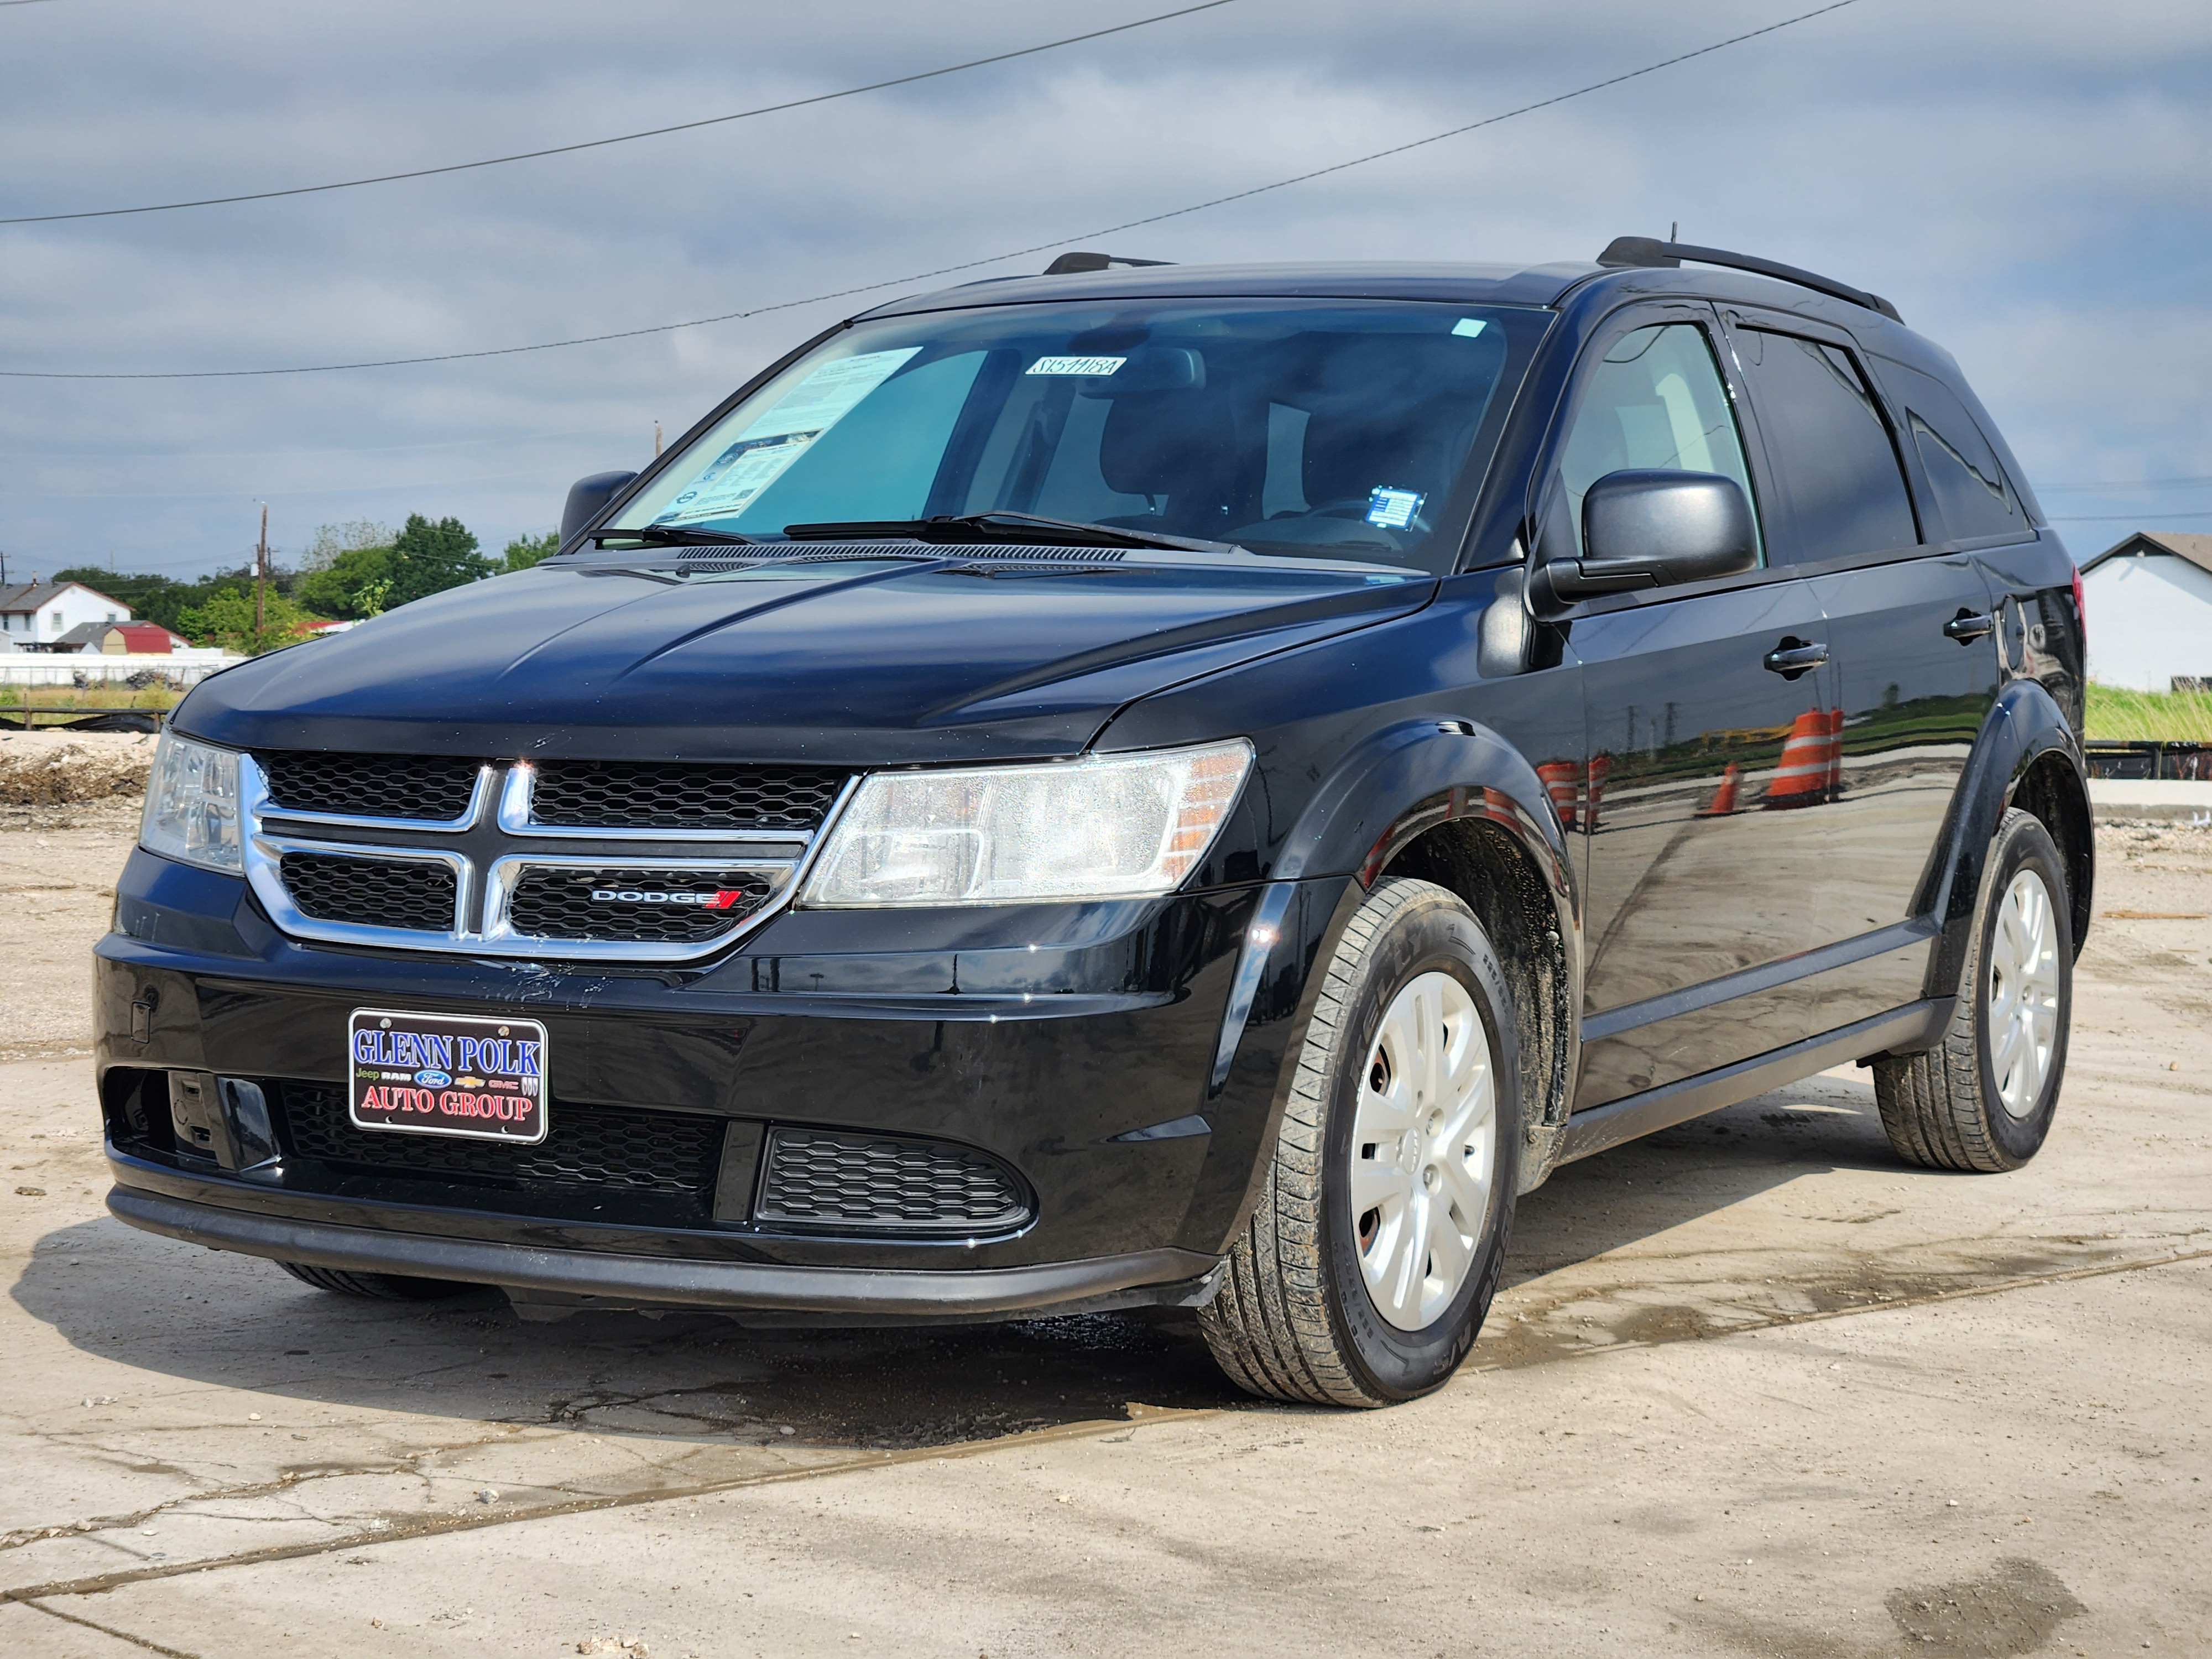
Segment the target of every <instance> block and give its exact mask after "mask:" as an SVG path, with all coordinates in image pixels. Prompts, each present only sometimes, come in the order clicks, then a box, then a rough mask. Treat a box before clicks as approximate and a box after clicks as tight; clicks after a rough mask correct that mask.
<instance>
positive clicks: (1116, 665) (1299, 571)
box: [175, 550, 1436, 766]
mask: <svg viewBox="0 0 2212 1659" xmlns="http://www.w3.org/2000/svg"><path fill="white" fill-rule="evenodd" d="M1056 556H1057V557H1059V558H1061V559H1066V558H1067V557H1068V555H1067V553H1066V550H1060V551H1059V552H1058V553H1057V554H1056ZM1435 589H1436V582H1435V580H1434V579H1433V578H1431V577H1428V576H1425V575H1423V574H1419V573H1418V572H1416V573H1410V574H1408V575H1407V576H1405V577H1403V578H1401V577H1399V576H1396V575H1377V574H1362V573H1360V572H1359V571H1358V570H1348V571H1347V570H1343V569H1331V568H1301V567H1299V566H1298V565H1297V564H1296V563H1294V562H1290V561H1280V562H1275V561H1270V562H1266V563H1264V564H1263V563H1261V562H1259V561H1252V562H1250V563H1249V564H1245V563H1242V562H1239V563H1236V564H1230V563H1226V562H1225V563H1222V564H1204V563H1198V564H1189V563H1164V564H1153V563H1150V562H1145V561H1144V560H1143V559H1141V558H1138V557H1133V556H1126V555H1121V554H1118V553H1115V554H1106V555H1102V556H1100V562H1097V564H1089V563H1085V564H1079V565H1066V566H1062V567H1060V568H1054V566H1052V565H1049V564H1030V563H1024V562H1008V561H1004V560H999V561H993V560H988V559H983V558H968V557H965V556H955V557H952V558H949V559H945V560H934V559H932V560H922V559H914V558H906V559H869V560H866V561H865V562H823V563H817V564H790V565H779V566H774V567H771V568H764V569H761V568H757V569H749V570H739V571H723V572H719V573H714V574H707V575H684V576H681V577H679V576H678V575H676V574H673V573H672V572H671V571H668V570H662V571H659V572H657V573H656V572H655V571H653V570H651V569H645V568H639V569H614V568H588V567H580V566H572V565H561V566H540V567H539V568H537V569H534V570H529V571H523V572H519V573H516V574H512V575H507V576H501V577H496V578H494V579H493V580H489V581H483V582H477V583H472V584H471V585H469V586H465V587H460V588H456V589H453V590H451V591H449V592H444V593H440V594H435V595H433V596H432V597H431V598H429V599H422V600H418V601H416V603H415V604H413V605H406V606H404V607H402V608H401V609H399V610H398V611H392V612H390V613H389V614H387V615H385V616H382V617H377V618H375V619H374V620H373V621H370V622H368V623H363V624H362V625H361V626H360V627H358V628H356V629H351V630H349V631H348V632H346V633H343V634H339V635H331V636H328V637H325V638H322V639H318V640H314V641H309V642H307V643H306V644H302V645H298V646H294V647H290V648H289V649H286V650H283V651H279V652H275V653H270V655H268V656H264V657H259V658H256V659H253V660H252V661H251V662H248V663H244V664H241V665H239V666H238V667H236V668H232V669H228V670H226V671H223V672H222V673H220V674H217V675H215V676H212V677H210V678H209V679H207V680H205V681H204V682H203V683H202V684H200V685H199V686H198V687H197V689H196V690H194V691H193V692H192V693H191V696H189V697H187V698H186V699H185V702H183V703H182V704H181V705H180V706H179V708H178V710H177V713H176V715H175V724H176V726H177V727H178V729H179V730H180V731H182V732H188V733H191V734H192V735H194V736H197V737H201V738H207V739H209V740H210V741H212V742H216V743H221V744H229V745H232V746H234V747H237V748H246V749H270V748H307V749H354V750H368V751H382V752H386V753H416V754H454V755H470V756H484V757H502V756H516V757H531V756H544V757H554V756H566V757H577V758H593V759H616V758H636V759H659V760H717V759H720V760H754V761H775V760H788V761H799V760H804V761H807V762H811V763H823V764H829V765H847V764H849V765H856V766H857V765H872V766H882V765H896V764H901V763H918V762H929V761H951V760H969V759H1011V758H1022V757H1053V756H1058V755H1068V754H1075V753H1079V752H1080V751H1081V750H1083V749H1084V748H1085V745H1087V744H1089V743H1090V742H1091V739H1092V738H1094V737H1095V736H1096V735H1097V732H1098V731H1099V729H1100V728H1101V727H1102V726H1103V725H1104V724H1105V722H1106V720H1108V719H1109V717H1110V716H1111V715H1112V714H1113V713H1114V711H1115V709H1117V708H1121V707H1123V706H1124V705H1126V704H1127V703H1128V702H1132V701H1133V700H1135V699H1137V698H1139V697H1142V696H1146V695H1147V694H1148V693H1151V692H1153V691H1156V690H1160V689H1162V688H1164V687H1165V686H1168V685H1171V684H1176V683H1177V682H1178V681H1181V680H1184V679H1188V678H1191V677H1193V676H1194V675H1198V674H1204V673H1212V672H1216V671H1219V670H1221V669H1223V668H1225V667H1229V666H1232V665H1235V664H1237V663H1238V662H1241V661H1243V660H1246V659H1249V658H1252V657H1255V656H1258V655H1261V654H1264V653H1268V652H1273V651H1278V650H1282V649H1285V648H1287V647H1290V646H1292V645H1296V644H1300V643H1303V642H1304V641H1309V640H1312V639H1317V638H1321V637H1323V636H1325V635H1332V634H1338V633H1342V632H1345V631H1346V630H1348V629H1355V628H1360V627H1365V626H1369V625H1371V624H1373V623H1378V622H1382V621H1384V620H1386V619H1388V618H1389V617H1395V616H1402V615H1404V614H1406V613H1407V612H1409V611H1415V610H1418V609H1419V608H1420V607H1421V606H1422V605H1425V604H1426V603H1427V602H1428V600H1429V599H1430V597H1431V595H1432V594H1433V593H1434V592H1435Z"/></svg>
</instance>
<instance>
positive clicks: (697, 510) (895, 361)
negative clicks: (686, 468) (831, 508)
mask: <svg viewBox="0 0 2212 1659" xmlns="http://www.w3.org/2000/svg"><path fill="white" fill-rule="evenodd" d="M920 350H921V347H920V346H906V347H902V348H901V349H898V350H896V351H864V352H862V353H861V354H860V356H856V357H840V358H838V359H837V360H836V362H829V363H824V364H823V365H822V367H821V368H817V369H816V370H815V371H814V372H813V373H812V374H809V375H808V376H807V377H806V378H805V380H801V381H800V382H799V384H798V385H797V386H793V387H792V389H791V390H790V391H788V392H785V393H784V394H783V396H782V397H781V398H777V399H776V401H775V407H774V408H772V409H770V410H769V411H768V412H767V413H766V414H764V415H763V416H761V417H760V418H759V419H758V420H757V421H755V422H753V423H752V424H751V425H750V426H749V427H747V428H745V429H744V431H743V432H741V433H739V434H738V438H737V441H735V442H734V443H732V444H731V445H730V446H729V447H727V448H726V449H724V450H722V451H721V452H720V453H718V454H717V455H716V456H715V457H714V459H713V460H712V461H710V462H708V464H707V466H706V468H705V470H704V471H702V472H701V473H700V474H699V476H698V477H696V478H694V479H692V480H691V482H690V483H688V484H686V485H685V486H684V488H683V489H681V490H679V491H678V492H677V495H676V497H675V499H674V500H673V501H670V502H669V503H668V506H667V507H666V508H665V510H664V511H663V512H662V513H660V515H659V517H658V518H656V519H654V520H653V523H655V524H697V523H699V522H701V521H702V520H708V519H734V518H736V517H738V515H739V514H740V513H744V510H745V509H746V508H747V507H750V506H751V505H752V504H753V503H754V502H755V501H757V500H758V499H759V498H760V495H761V492H762V491H763V490H764V489H767V488H768V487H769V485H770V484H772V483H775V481H776V480H777V479H778V478H780V477H782V476H783V475H784V473H785V472H786V471H788V470H789V468H790V466H791V464H792V463H793V462H794V461H796V460H797V459H799V457H800V456H801V455H804V454H805V453H806V451H807V449H808V448H809V447H811V445H812V444H813V443H814V441H815V440H817V438H819V437H820V436H821V435H823V433H825V432H827V431H828V430H829V428H831V427H833V426H835V425H836V424H837V422H840V421H842V420H843V419H844V418H845V416H848V415H849V414H851V413H852V412H853V410H855V409H857V408H858V407H859V406H860V401H861V399H862V398H866V396H867V395H868V394H869V393H870V392H873V391H874V390H875V389H876V388H877V387H878V386H881V385H882V384H883V383H884V381H885V380H889V379H890V377H891V376H892V375H894V374H897V373H898V371H899V370H900V369H901V368H903V367H904V366H905V364H906V362H907V361H908V359H909V358H911V357H913V356H915V354H916V353H917V352H919V351H920Z"/></svg>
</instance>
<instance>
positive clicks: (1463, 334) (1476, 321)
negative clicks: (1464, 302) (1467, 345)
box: [1452, 317, 1485, 340]
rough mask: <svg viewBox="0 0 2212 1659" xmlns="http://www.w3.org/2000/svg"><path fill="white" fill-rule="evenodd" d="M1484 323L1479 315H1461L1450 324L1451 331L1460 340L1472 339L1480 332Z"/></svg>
mask: <svg viewBox="0 0 2212 1659" xmlns="http://www.w3.org/2000/svg"><path fill="white" fill-rule="evenodd" d="M1484 327H1485V324H1484V323H1483V320H1482V319H1481V318H1480V317H1462V318H1461V319H1459V320H1458V321H1457V322H1455V323H1454V324H1453V325H1452V332H1453V333H1454V334H1456V335H1457V336H1459V337H1460V338H1461V339H1462V340H1472V339H1473V338H1474V337H1475V336H1476V335H1478V334H1480V333H1481V332H1482V331H1483V328H1484Z"/></svg>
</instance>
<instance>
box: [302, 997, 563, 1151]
mask: <svg viewBox="0 0 2212 1659" xmlns="http://www.w3.org/2000/svg"><path fill="white" fill-rule="evenodd" d="M549 1054H550V1049H549V1048H548V1046H547V1043H546V1039H545V1027H544V1024H541V1023H540V1022H538V1021H537V1020H534V1019H518V1018H514V1017H513V1016H511V1015H504V1014H502V1015H484V1014H442V1013H426V1012H421V1011H419V1010H414V1009H396V1008H356V1009H355V1010H354V1011H353V1013H352V1016H351V1018H349V1019H348V1020H347V1022H346V1073H347V1080H346V1115H347V1117H348V1118H349V1120H350V1121H351V1122H352V1123H353V1126H354V1127H356V1128H357V1129H366V1130H368V1131H370V1132H371V1133H389V1134H417V1135H447V1136H451V1137H453V1138H454V1139H462V1140H489V1141H495V1142H497V1143H499V1144H501V1145H503V1146H539V1145H541V1144H543V1142H544V1139H545V1137H546V1135H547V1133H549V1132H550V1130H551V1127H552V1125H551V1122H550V1119H549V1115H548V1113H547V1110H546V1099H545V1093H546V1091H545V1079H546V1076H547V1073H548V1071H549V1066H548V1064H547V1060H548V1058H549Z"/></svg>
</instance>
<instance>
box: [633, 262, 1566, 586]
mask: <svg viewBox="0 0 2212 1659" xmlns="http://www.w3.org/2000/svg"><path fill="white" fill-rule="evenodd" d="M1549 320H1550V316H1549V313H1545V312H1541V311H1534V310H1528V309H1523V308H1518V307H1512V308H1508V307H1468V306H1461V305H1443V304H1431V303H1427V302H1419V303H1414V302H1392V303H1376V302H1370V301H1348V302H1336V303H1332V302H1328V301H1297V302H1294V303H1291V304H1285V302H1284V301H1222V300H1212V301H1203V302H1196V303H1194V302H1190V301H1181V302H1175V303H1170V302H1165V301H1109V302H1092V303H1090V304H1085V305H1081V306H1000V307H988V308H982V309H977V310H969V311H953V312H934V313H927V314H924V315H921V316H915V317H901V318H886V319H880V320H877V321H872V322H869V321H864V322H861V323H858V324H855V325H854V326H853V327H851V328H849V329H847V330H846V331H843V332H842V333H840V334H838V335H837V336H836V337H834V338H833V339H831V340H829V341H827V342H825V343H823V345H822V346H821V347H820V348H818V349H816V350H815V351H812V352H810V353H809V354H807V356H805V357H804V358H802V359H800V360H799V362H796V363H793V365H792V366H791V367H790V368H787V369H785V370H784V371H783V373H781V374H778V375H777V376H776V377H775V379H774V380H770V381H769V383H768V384H767V385H765V386H762V387H761V388H760V389H759V390H758V391H757V392H754V393H753V395H752V396H750V397H749V398H745V399H744V401H743V402H742V403H740V404H738V405H737V406H736V407H735V408H734V409H732V410H730V411H729V413H728V414H726V416H723V417H722V418H721V419H720V420H719V421H717V422H715V423H714V426H713V427H712V428H709V429H708V431H707V432H705V433H704V434H703V435H701V436H700V437H699V438H697V439H696V440H695V441H692V442H691V443H690V444H688V445H686V446H685V447H684V448H683V449H682V450H680V451H678V452H677V453H675V454H673V455H672V456H671V458H670V459H669V460H668V461H667V462H666V463H665V465H662V466H661V467H659V469H658V470H657V471H656V472H655V473H654V474H653V477H652V478H651V479H650V480H649V481H648V483H647V485H646V487H645V489H643V490H642V491H641V492H640V494H639V495H637V496H636V498H635V500H633V501H630V502H629V505H628V506H627V507H625V508H624V509H623V512H622V513H620V514H619V515H617V518H616V519H614V520H612V521H611V523H610V524H609V526H607V530H606V531H605V532H601V533H602V534H609V533H614V534H617V535H618V532H620V531H622V530H624V529H631V530H643V529H645V528H647V527H648V526H660V527H661V529H662V531H663V532H672V531H677V530H684V529H693V530H700V531H716V532H734V533H736V534H740V535H744V536H747V537H754V538H759V537H769V538H774V537H777V536H781V535H782V534H783V533H784V532H785V531H786V530H787V528H788V527H790V526H809V525H821V524H849V523H853V522H854V521H866V522H867V523H870V524H872V525H875V526H878V527H881V526H884V525H885V524H886V523H887V522H890V523H895V522H897V521H908V520H922V519H928V518H939V517H959V516H964V515H970V514H977V513H1030V514H1035V515H1038V516H1040V517H1043V518H1048V519H1057V520H1067V521H1070V522H1072V523H1075V524H1080V525H1095V526H1103V527H1104V528H1106V529H1109V530H1120V531H1125V532H1141V533H1145V534H1150V535H1166V536H1176V537H1184V538H1195V539H1199V540H1203V541H1212V542H1227V543H1232V544H1236V545H1238V546H1241V547H1245V548H1249V549H1250V550H1252V551H1254V552H1255V553H1262V554H1275V555H1283V554H1289V555H1293V556H1308V557H1317V558H1329V559H1357V560H1360V561H1364V562H1384V563H1391V564H1403V565H1413V566H1418V567H1420V568H1425V569H1429V570H1434V571H1443V570H1446V569H1449V568H1450V565H1451V562H1452V561H1453V559H1454V558H1455V556H1456V555H1457V553H1458V551H1459V544H1460V541H1461V538H1462V535H1463V533H1464V532H1465V530H1466V526H1467V520H1468V515H1469V513H1471V512H1472V511H1473V508H1474V495H1475V492H1476V490H1477V489H1478V488H1479V486H1480V483H1481V473H1482V469H1483V467H1484V466H1485V465H1487V463H1488V460H1489V456H1490V451H1491V449H1492V447H1494V445H1495V443H1496V439H1497V429H1498V426H1499V425H1500V424H1501V423H1502V422H1503V420H1504V413H1505V410H1506V409H1507V407H1508V406H1509V405H1510V403H1511V401H1512V392H1513V389H1514V386H1516V384H1517V382H1518V380H1519V378H1520V375H1521V374H1522V370H1523V369H1524V368H1525V367H1526V365H1527V362H1528V356H1529V355H1530V353H1531V352H1532V350H1533V349H1534V345H1535V343H1536V341H1537V340H1538V338H1539V337H1541V335H1542V332H1543V330H1544V328H1545V325H1547V323H1548V322H1549Z"/></svg>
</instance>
